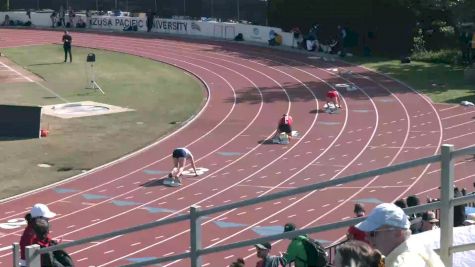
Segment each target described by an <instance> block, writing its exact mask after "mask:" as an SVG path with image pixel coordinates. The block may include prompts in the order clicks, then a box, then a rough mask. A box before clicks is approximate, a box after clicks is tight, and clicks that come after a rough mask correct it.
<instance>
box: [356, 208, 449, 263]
mask: <svg viewBox="0 0 475 267" xmlns="http://www.w3.org/2000/svg"><path fill="white" fill-rule="evenodd" d="M410 226H411V223H410V222H409V218H408V216H407V215H406V214H405V213H404V211H403V210H402V209H401V208H399V207H398V206H396V205H394V204H392V203H383V204H379V205H378V206H376V207H375V208H374V209H373V210H372V211H371V213H370V214H369V215H368V217H367V218H366V220H364V221H362V222H360V223H358V224H357V225H356V228H358V229H360V230H361V231H363V232H366V233H367V240H368V242H369V244H370V245H372V246H373V247H374V248H376V249H378V250H379V251H381V253H383V255H385V256H386V258H385V266H386V267H442V266H444V264H443V263H442V261H441V260H440V257H439V256H438V255H437V254H436V253H435V252H434V251H433V250H431V249H430V248H427V247H424V246H421V247H420V248H418V249H417V250H411V249H409V248H408V244H407V241H408V239H409V238H410V236H411V230H410Z"/></svg>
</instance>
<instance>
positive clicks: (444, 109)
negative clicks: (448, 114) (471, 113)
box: [439, 105, 460, 111]
mask: <svg viewBox="0 0 475 267" xmlns="http://www.w3.org/2000/svg"><path fill="white" fill-rule="evenodd" d="M458 107H460V106H458V105H456V106H452V107H449V108H443V109H439V111H446V110H450V109H454V108H458Z"/></svg>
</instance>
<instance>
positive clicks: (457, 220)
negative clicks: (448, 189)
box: [454, 187, 466, 227]
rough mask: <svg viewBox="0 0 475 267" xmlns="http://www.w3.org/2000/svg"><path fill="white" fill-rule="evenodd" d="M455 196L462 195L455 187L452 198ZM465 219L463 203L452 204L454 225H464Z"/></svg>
mask: <svg viewBox="0 0 475 267" xmlns="http://www.w3.org/2000/svg"><path fill="white" fill-rule="evenodd" d="M457 197H462V192H460V190H459V189H458V188H457V187H455V188H454V198H457ZM465 219H466V218H465V205H458V206H454V227H458V226H464V221H465Z"/></svg>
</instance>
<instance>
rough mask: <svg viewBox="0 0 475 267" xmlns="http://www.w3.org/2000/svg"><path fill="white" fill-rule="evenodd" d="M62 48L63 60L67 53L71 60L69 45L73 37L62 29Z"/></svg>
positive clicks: (70, 60)
mask: <svg viewBox="0 0 475 267" xmlns="http://www.w3.org/2000/svg"><path fill="white" fill-rule="evenodd" d="M62 41H63V49H64V62H66V60H67V59H68V54H69V62H70V63H71V62H73V55H72V54H71V45H72V42H73V38H72V37H71V35H70V34H69V32H68V31H64V35H63V39H62Z"/></svg>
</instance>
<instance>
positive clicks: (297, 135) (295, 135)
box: [290, 131, 300, 137]
mask: <svg viewBox="0 0 475 267" xmlns="http://www.w3.org/2000/svg"><path fill="white" fill-rule="evenodd" d="M290 135H291V136H292V137H299V135H300V133H299V132H297V131H292V133H291V134H290Z"/></svg>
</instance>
